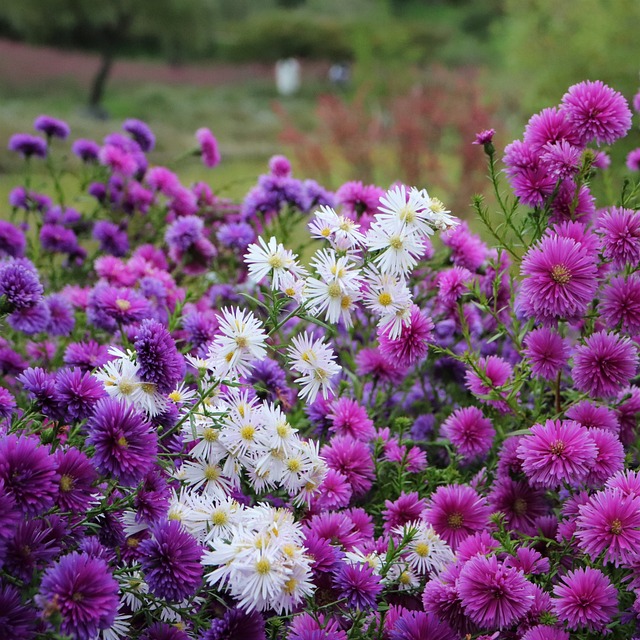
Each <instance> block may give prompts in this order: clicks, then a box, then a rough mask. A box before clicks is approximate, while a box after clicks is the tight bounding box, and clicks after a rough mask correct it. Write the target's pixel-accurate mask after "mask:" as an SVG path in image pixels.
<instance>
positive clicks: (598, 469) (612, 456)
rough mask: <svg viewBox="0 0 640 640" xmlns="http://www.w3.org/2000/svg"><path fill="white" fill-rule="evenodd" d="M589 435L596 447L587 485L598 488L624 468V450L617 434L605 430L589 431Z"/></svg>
mask: <svg viewBox="0 0 640 640" xmlns="http://www.w3.org/2000/svg"><path fill="white" fill-rule="evenodd" d="M589 434H590V435H591V437H592V438H593V441H594V442H595V443H596V447H598V455H597V456H596V459H595V462H594V463H593V467H592V469H591V471H590V472H589V476H588V477H587V484H588V485H590V486H592V487H600V486H602V484H603V483H604V482H606V481H607V480H608V479H609V478H610V477H611V476H612V475H614V474H615V473H617V472H618V471H620V470H622V469H623V468H624V448H623V446H622V442H620V438H619V436H618V434H617V433H614V432H613V431H609V430H607V429H589Z"/></svg>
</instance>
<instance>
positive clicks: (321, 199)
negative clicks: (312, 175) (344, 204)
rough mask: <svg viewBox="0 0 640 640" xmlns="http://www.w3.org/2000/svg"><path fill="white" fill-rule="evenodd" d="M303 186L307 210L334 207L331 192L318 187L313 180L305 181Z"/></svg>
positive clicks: (333, 195)
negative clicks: (322, 206)
mask: <svg viewBox="0 0 640 640" xmlns="http://www.w3.org/2000/svg"><path fill="white" fill-rule="evenodd" d="M302 185H303V186H304V191H305V196H306V199H307V201H308V206H309V209H313V208H315V207H319V206H321V205H324V206H325V207H335V206H336V197H335V194H333V193H332V192H331V191H327V189H325V188H324V187H322V186H320V185H319V184H318V183H317V182H316V181H315V180H305V181H304V182H303V183H302Z"/></svg>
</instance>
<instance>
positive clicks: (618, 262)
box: [597, 207, 640, 269]
mask: <svg viewBox="0 0 640 640" xmlns="http://www.w3.org/2000/svg"><path fill="white" fill-rule="evenodd" d="M597 229H598V231H599V232H600V233H601V234H602V245H603V254H604V257H605V258H607V260H611V262H612V263H613V266H614V267H616V269H623V268H624V267H625V265H626V264H631V265H633V266H636V265H637V264H638V262H640V213H638V212H637V211H633V210H632V209H623V208H621V207H611V208H610V209H607V210H605V211H604V213H602V214H601V215H600V217H599V219H598V225H597Z"/></svg>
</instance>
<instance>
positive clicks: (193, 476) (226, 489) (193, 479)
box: [180, 460, 234, 500]
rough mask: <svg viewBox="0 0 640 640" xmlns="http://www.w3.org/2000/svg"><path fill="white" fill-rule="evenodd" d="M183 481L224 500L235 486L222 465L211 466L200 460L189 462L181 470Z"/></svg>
mask: <svg viewBox="0 0 640 640" xmlns="http://www.w3.org/2000/svg"><path fill="white" fill-rule="evenodd" d="M181 471H182V473H181V474H180V475H181V479H182V480H183V481H184V482H185V484H187V485H189V486H191V487H192V488H193V489H199V488H200V487H202V488H203V490H204V491H205V493H208V494H210V495H212V496H215V497H217V498H219V499H220V500H224V499H225V498H226V497H227V495H228V494H229V493H230V492H231V487H232V485H233V484H234V483H233V482H232V479H231V478H229V477H227V476H225V475H224V473H223V469H222V468H221V467H220V465H217V464H209V463H206V462H201V461H199V460H195V461H192V460H187V461H186V462H185V463H184V464H183V465H182V468H181Z"/></svg>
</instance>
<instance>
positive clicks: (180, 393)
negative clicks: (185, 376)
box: [167, 382, 198, 404]
mask: <svg viewBox="0 0 640 640" xmlns="http://www.w3.org/2000/svg"><path fill="white" fill-rule="evenodd" d="M197 396H198V392H197V391H196V390H195V389H189V388H188V387H187V386H186V384H185V383H184V382H181V383H180V384H179V385H178V386H177V387H176V388H175V389H174V390H173V391H172V392H171V393H170V394H169V395H168V396H167V397H168V398H169V400H171V402H175V403H176V404H191V403H192V401H193V400H194V399H195V398H196V397H197Z"/></svg>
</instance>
